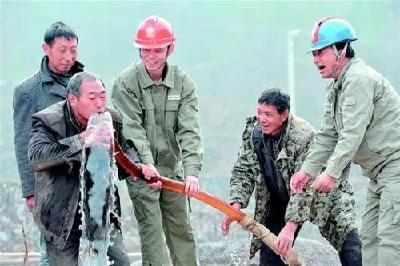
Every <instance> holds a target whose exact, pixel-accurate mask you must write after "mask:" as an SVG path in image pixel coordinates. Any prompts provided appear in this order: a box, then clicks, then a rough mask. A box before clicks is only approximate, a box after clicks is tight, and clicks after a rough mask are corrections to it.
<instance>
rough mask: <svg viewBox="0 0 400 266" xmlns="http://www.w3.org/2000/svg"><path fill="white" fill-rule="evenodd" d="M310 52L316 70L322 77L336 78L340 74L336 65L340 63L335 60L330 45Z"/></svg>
mask: <svg viewBox="0 0 400 266" xmlns="http://www.w3.org/2000/svg"><path fill="white" fill-rule="evenodd" d="M312 54H313V58H314V65H315V66H316V67H317V68H318V71H319V73H320V74H321V77H322V78H323V79H327V78H333V79H335V80H336V79H338V77H339V74H340V70H339V69H338V67H339V65H341V64H339V62H338V61H337V58H336V55H335V52H334V51H333V48H332V46H328V47H325V48H322V49H320V50H316V51H313V52H312Z"/></svg>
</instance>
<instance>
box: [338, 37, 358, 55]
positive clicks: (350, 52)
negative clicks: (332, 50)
mask: <svg viewBox="0 0 400 266" xmlns="http://www.w3.org/2000/svg"><path fill="white" fill-rule="evenodd" d="M346 42H347V48H346V57H347V58H353V57H354V56H355V55H356V52H354V49H353V48H352V47H351V46H350V42H349V41H343V42H337V43H335V46H336V49H337V50H338V51H340V50H343V49H344V47H345V45H346Z"/></svg>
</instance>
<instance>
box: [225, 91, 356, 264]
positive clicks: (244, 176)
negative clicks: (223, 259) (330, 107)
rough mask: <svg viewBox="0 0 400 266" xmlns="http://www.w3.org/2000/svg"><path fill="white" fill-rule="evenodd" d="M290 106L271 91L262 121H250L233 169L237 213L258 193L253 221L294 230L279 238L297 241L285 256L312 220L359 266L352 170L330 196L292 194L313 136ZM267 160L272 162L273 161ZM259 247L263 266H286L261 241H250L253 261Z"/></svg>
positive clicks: (260, 112)
mask: <svg viewBox="0 0 400 266" xmlns="http://www.w3.org/2000/svg"><path fill="white" fill-rule="evenodd" d="M289 102H290V99H289V96H288V95H287V94H286V93H284V92H283V91H281V90H280V89H269V90H266V91H265V92H263V94H262V95H261V97H260V98H259V100H258V106H257V117H251V118H248V119H247V122H246V128H245V130H244V133H243V136H242V138H243V140H242V145H241V148H240V151H239V154H238V159H237V161H236V163H235V164H234V167H233V170H232V177H231V181H230V183H231V193H230V194H231V196H230V201H231V204H232V206H233V207H235V208H236V209H240V208H246V207H247V205H248V203H249V200H250V197H251V194H252V193H253V191H254V189H255V200H256V207H255V215H254V219H255V220H256V221H257V222H260V223H261V224H263V225H265V226H266V227H267V228H268V229H269V230H271V232H273V233H275V234H278V233H279V232H281V230H282V228H283V231H282V232H285V230H286V231H288V230H287V228H288V227H291V228H292V229H293V228H294V230H293V233H292V236H288V235H290V234H284V233H282V235H279V236H278V240H277V242H276V244H277V246H278V247H279V245H280V244H281V243H285V241H284V240H287V239H285V238H286V237H287V238H292V239H291V241H288V242H290V246H289V247H286V249H284V250H283V252H282V255H284V254H283V253H286V252H288V250H290V248H291V246H292V243H293V240H294V238H295V236H296V235H297V233H298V231H299V229H300V227H301V225H302V224H303V223H304V222H305V221H311V222H313V223H314V224H315V225H317V226H318V227H319V230H320V232H321V234H322V235H323V236H324V237H325V238H326V239H327V240H328V241H329V242H330V243H331V244H332V246H333V247H334V248H335V249H336V250H338V252H339V256H340V258H341V261H342V263H344V265H346V263H345V262H346V261H347V262H348V265H350V263H352V265H360V263H361V254H360V253H361V252H360V249H361V242H360V240H359V236H358V233H357V226H356V222H355V212H354V198H353V190H352V187H351V185H350V183H349V180H348V173H349V172H348V170H347V171H346V172H345V173H344V174H343V178H342V179H341V182H340V184H339V185H338V186H337V187H336V188H335V190H334V191H332V192H331V193H314V192H313V191H312V190H311V188H307V189H306V191H305V193H303V194H294V193H289V191H290V189H289V182H290V180H289V179H290V177H291V176H292V174H293V173H295V172H296V171H297V170H298V169H300V168H301V165H302V163H303V161H304V159H305V157H306V155H307V151H308V149H309V147H310V145H311V143H312V141H313V136H314V131H313V128H312V126H311V125H310V124H309V123H308V122H306V121H304V120H302V119H301V118H298V117H295V116H293V115H292V114H290V113H289V109H290V104H289ZM268 157H270V158H271V159H272V160H270V163H268ZM268 165H269V166H268ZM286 206H287V209H286ZM285 210H286V217H285ZM327 213H328V214H329V215H326V214H327ZM230 222H231V220H229V219H228V218H225V219H224V221H223V223H222V225H221V229H222V232H223V233H225V234H226V233H227V232H228V231H229V224H230ZM285 222H286V225H285ZM293 225H295V226H294V227H292V226H293ZM294 231H295V232H294ZM260 249H261V252H260V265H284V264H283V262H282V261H281V260H280V258H279V256H278V255H276V254H275V253H274V252H273V251H272V250H271V249H269V248H268V247H267V246H266V245H265V244H263V243H262V241H261V240H260V239H258V238H254V239H253V241H252V243H251V248H250V257H253V256H254V254H255V253H256V252H257V251H258V250H260ZM349 251H350V252H349ZM351 251H353V253H351Z"/></svg>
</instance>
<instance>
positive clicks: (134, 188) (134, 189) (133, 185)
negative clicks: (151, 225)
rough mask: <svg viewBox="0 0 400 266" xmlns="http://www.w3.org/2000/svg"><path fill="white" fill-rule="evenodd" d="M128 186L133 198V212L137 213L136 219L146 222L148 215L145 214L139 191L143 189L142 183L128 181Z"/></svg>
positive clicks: (130, 195)
mask: <svg viewBox="0 0 400 266" xmlns="http://www.w3.org/2000/svg"><path fill="white" fill-rule="evenodd" d="M126 183H127V185H128V193H129V197H130V198H131V201H132V205H133V211H134V213H135V217H136V219H137V220H138V221H144V220H145V219H146V214H145V212H144V207H143V203H142V201H141V200H140V197H139V189H140V187H141V184H140V183H141V181H139V180H137V181H130V180H126Z"/></svg>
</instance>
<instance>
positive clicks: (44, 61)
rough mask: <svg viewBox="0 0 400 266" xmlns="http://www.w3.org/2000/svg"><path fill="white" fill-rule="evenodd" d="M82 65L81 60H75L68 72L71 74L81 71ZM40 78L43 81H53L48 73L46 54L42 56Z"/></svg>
mask: <svg viewBox="0 0 400 266" xmlns="http://www.w3.org/2000/svg"><path fill="white" fill-rule="evenodd" d="M84 67H85V65H83V64H82V63H81V62H78V61H75V63H74V65H73V66H72V67H71V69H70V71H69V72H70V73H71V74H72V75H73V74H76V73H78V72H82V71H83V68H84ZM40 79H41V80H42V82H43V83H44V82H54V78H53V77H52V76H51V74H50V69H49V58H48V57H47V55H45V56H43V58H42V63H41V65H40Z"/></svg>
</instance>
